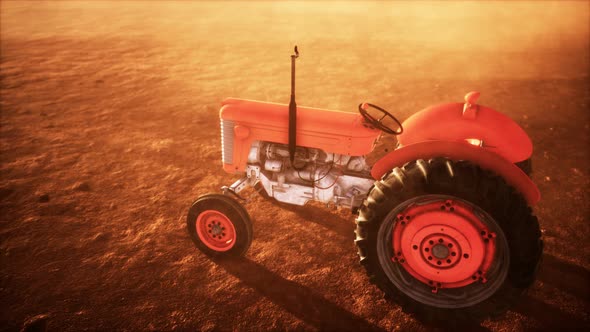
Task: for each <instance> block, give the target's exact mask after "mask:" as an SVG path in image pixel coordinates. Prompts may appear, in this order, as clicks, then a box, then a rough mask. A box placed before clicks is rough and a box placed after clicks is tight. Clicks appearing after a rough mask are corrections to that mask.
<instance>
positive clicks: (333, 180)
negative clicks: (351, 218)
mask: <svg viewBox="0 0 590 332" xmlns="http://www.w3.org/2000/svg"><path fill="white" fill-rule="evenodd" d="M246 172H247V176H248V178H249V179H250V182H251V183H252V184H253V185H254V184H256V183H258V182H260V183H261V184H262V186H263V187H264V190H265V191H266V193H267V194H268V195H269V196H271V197H274V198H275V199H276V200H278V201H280V202H285V203H290V204H296V205H304V204H305V203H306V202H307V201H309V200H317V201H320V202H323V203H326V204H334V205H335V206H344V207H348V208H351V209H354V208H356V207H358V206H360V204H361V203H362V201H363V200H364V198H365V197H366V194H367V192H368V191H369V189H370V188H371V186H372V185H373V183H374V181H375V180H374V179H373V178H372V177H371V174H370V167H369V166H368V165H367V164H366V163H365V158H364V157H362V156H349V155H342V154H337V153H330V152H326V151H323V150H320V149H314V148H307V147H301V146H298V147H297V148H296V152H295V158H294V162H293V165H292V164H291V162H290V160H289V148H288V146H287V145H286V144H276V143H270V142H261V141H255V142H254V143H253V144H252V147H251V149H250V153H249V154H248V164H247V167H246Z"/></svg>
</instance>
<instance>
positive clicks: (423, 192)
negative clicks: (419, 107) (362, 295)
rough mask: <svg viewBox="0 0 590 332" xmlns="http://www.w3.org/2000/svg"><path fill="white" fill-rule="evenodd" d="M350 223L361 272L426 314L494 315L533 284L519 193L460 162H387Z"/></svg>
mask: <svg viewBox="0 0 590 332" xmlns="http://www.w3.org/2000/svg"><path fill="white" fill-rule="evenodd" d="M356 223H357V229H356V235H357V238H356V240H355V243H356V245H357V248H358V252H359V256H360V259H361V264H362V265H363V266H364V267H365V269H366V271H367V273H368V275H369V278H370V280H371V281H372V282H373V283H375V284H376V285H377V286H378V287H379V288H380V289H381V290H383V291H384V293H385V295H386V297H388V298H389V299H391V300H393V301H394V302H397V303H398V304H400V305H401V306H402V308H403V309H404V310H405V311H407V312H410V313H413V314H415V315H416V316H417V317H418V318H419V319H421V320H424V321H428V322H437V323H440V322H446V323H451V324H456V323H464V322H469V321H481V320H483V319H485V318H486V317H488V316H495V315H498V314H501V313H502V312H504V311H505V310H506V309H507V308H508V307H509V306H510V305H511V304H512V303H513V302H514V301H515V300H516V299H517V298H518V295H519V294H520V293H522V291H523V290H524V289H526V288H527V287H528V286H530V285H531V284H532V283H533V281H534V278H535V273H536V271H537V267H538V265H539V262H540V259H541V254H542V241H541V239H540V235H541V233H540V229H539V224H538V221H537V218H536V217H535V216H533V215H532V212H531V209H530V208H529V207H528V205H527V203H526V201H525V200H524V198H523V197H522V195H520V194H519V193H517V192H516V191H515V190H514V189H513V188H512V187H510V186H509V185H508V184H506V182H505V181H504V180H503V179H502V178H500V177H499V176H497V175H495V174H493V173H491V172H489V171H486V170H483V169H481V168H480V167H478V166H477V165H474V164H472V163H470V162H467V161H451V160H448V159H444V158H439V159H433V160H430V161H428V162H426V161H424V160H418V161H414V162H411V163H408V164H407V165H405V166H404V167H402V168H396V169H394V170H393V171H391V172H390V173H388V174H386V175H385V176H383V177H382V179H381V180H379V181H377V182H375V185H374V187H373V188H372V189H371V191H370V192H369V194H368V197H367V199H366V200H365V202H364V203H363V205H362V206H361V209H360V212H359V216H358V217H357V219H356Z"/></svg>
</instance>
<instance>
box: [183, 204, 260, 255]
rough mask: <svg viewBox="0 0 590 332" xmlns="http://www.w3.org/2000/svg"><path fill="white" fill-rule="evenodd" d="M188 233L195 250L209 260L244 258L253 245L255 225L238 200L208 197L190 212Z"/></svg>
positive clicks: (192, 207)
mask: <svg viewBox="0 0 590 332" xmlns="http://www.w3.org/2000/svg"><path fill="white" fill-rule="evenodd" d="M186 226H187V230H188V233H189V235H190V237H191V239H192V240H193V243H194V244H195V246H196V247H197V248H198V249H199V250H201V251H202V252H203V253H205V254H207V255H209V256H242V255H243V254H244V253H245V252H246V251H247V250H248V248H249V247H250V244H251V243H252V222H251V220H250V216H249V215H248V212H247V211H246V209H244V207H243V206H242V205H240V203H238V202H237V201H236V200H235V199H233V198H231V197H228V196H224V195H220V194H207V195H203V196H201V197H199V198H198V199H197V200H196V201H195V202H194V203H193V204H192V206H191V208H190V209H189V211H188V216H187V220H186Z"/></svg>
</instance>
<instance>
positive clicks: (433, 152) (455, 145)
mask: <svg viewBox="0 0 590 332" xmlns="http://www.w3.org/2000/svg"><path fill="white" fill-rule="evenodd" d="M436 157H446V158H449V159H452V160H468V161H470V162H472V163H475V164H477V165H479V166H480V167H481V168H483V169H487V170H490V171H492V172H494V173H496V174H498V175H499V176H501V177H503V178H504V180H505V181H506V182H507V183H508V184H510V185H511V186H513V187H514V188H516V190H518V191H519V192H520V193H521V194H522V195H523V196H524V198H525V199H526V201H527V202H528V203H529V205H531V206H533V205H535V204H536V203H537V202H538V201H539V200H540V199H541V194H540V193H539V189H538V188H537V186H536V185H535V184H534V183H533V181H531V179H530V178H529V177H528V176H527V175H526V174H525V173H524V172H523V171H522V170H521V169H520V168H518V167H517V166H516V165H514V164H513V163H511V162H510V161H508V160H506V159H504V158H503V157H501V156H500V155H498V154H496V153H494V152H491V151H489V150H486V149H483V148H481V147H477V146H474V145H471V144H469V143H467V142H447V141H426V142H421V143H415V144H411V145H406V146H404V147H401V148H399V149H397V150H395V151H393V152H390V153H389V154H387V155H386V156H384V157H383V158H381V159H380V160H379V161H377V162H376V163H375V165H373V169H372V170H371V175H372V176H373V178H375V179H376V180H378V179H380V178H381V177H382V176H383V174H385V173H386V172H388V171H390V170H392V169H393V168H395V167H400V166H403V165H404V164H405V163H407V162H410V161H413V160H417V159H426V160H428V159H430V158H436Z"/></svg>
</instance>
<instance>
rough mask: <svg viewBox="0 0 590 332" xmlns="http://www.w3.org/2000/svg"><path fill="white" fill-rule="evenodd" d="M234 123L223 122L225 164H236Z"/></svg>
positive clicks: (222, 146)
mask: <svg viewBox="0 0 590 332" xmlns="http://www.w3.org/2000/svg"><path fill="white" fill-rule="evenodd" d="M233 151H234V122H233V121H228V120H221V160H222V161H223V163H224V164H231V163H233V162H234V153H233Z"/></svg>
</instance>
